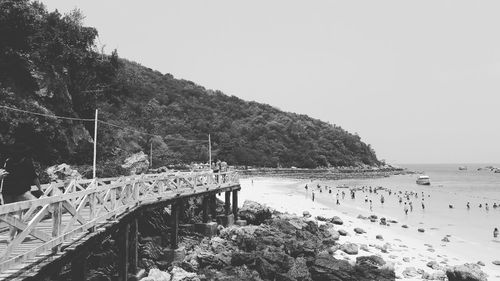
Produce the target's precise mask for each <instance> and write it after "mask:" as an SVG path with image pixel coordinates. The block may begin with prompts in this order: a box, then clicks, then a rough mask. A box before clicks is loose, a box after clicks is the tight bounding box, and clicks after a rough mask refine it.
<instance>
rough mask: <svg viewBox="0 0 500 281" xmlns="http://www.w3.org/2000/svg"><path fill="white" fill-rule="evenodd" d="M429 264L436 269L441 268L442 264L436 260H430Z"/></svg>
mask: <svg viewBox="0 0 500 281" xmlns="http://www.w3.org/2000/svg"><path fill="white" fill-rule="evenodd" d="M427 266H428V267H430V268H432V269H435V270H438V269H441V266H440V265H439V263H437V262H436V261H430V262H428V263H427Z"/></svg>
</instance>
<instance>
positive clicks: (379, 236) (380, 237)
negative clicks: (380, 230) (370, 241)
mask: <svg viewBox="0 0 500 281" xmlns="http://www.w3.org/2000/svg"><path fill="white" fill-rule="evenodd" d="M375 238H376V239H377V240H384V237H383V236H382V235H380V234H377V236H375Z"/></svg>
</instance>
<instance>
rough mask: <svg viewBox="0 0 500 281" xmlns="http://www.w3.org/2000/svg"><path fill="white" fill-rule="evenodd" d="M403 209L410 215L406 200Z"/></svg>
mask: <svg viewBox="0 0 500 281" xmlns="http://www.w3.org/2000/svg"><path fill="white" fill-rule="evenodd" d="M403 210H404V211H405V215H408V205H406V202H405V206H404V207H403Z"/></svg>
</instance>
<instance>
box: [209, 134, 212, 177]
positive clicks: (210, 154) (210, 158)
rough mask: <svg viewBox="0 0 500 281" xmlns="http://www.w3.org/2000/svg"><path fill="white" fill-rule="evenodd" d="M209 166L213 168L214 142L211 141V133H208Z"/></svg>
mask: <svg viewBox="0 0 500 281" xmlns="http://www.w3.org/2000/svg"><path fill="white" fill-rule="evenodd" d="M208 167H209V168H210V169H212V143H211V142H210V134H208Z"/></svg>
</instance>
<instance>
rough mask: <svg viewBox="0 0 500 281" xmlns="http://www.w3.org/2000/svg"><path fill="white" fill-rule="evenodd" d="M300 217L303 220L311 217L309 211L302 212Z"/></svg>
mask: <svg viewBox="0 0 500 281" xmlns="http://www.w3.org/2000/svg"><path fill="white" fill-rule="evenodd" d="M302 216H303V217H304V218H310V217H311V213H309V211H304V212H302Z"/></svg>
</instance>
